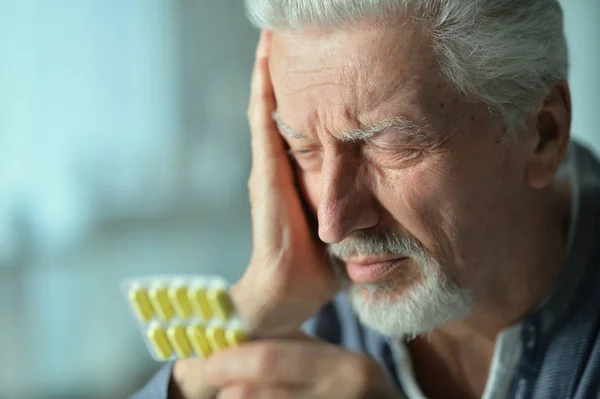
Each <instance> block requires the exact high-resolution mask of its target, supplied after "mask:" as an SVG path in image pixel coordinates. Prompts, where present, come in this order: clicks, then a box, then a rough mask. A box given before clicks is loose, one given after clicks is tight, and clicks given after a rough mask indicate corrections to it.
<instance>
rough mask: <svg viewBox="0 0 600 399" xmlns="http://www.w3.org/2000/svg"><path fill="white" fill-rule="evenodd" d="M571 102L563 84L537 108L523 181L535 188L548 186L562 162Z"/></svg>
mask: <svg viewBox="0 0 600 399" xmlns="http://www.w3.org/2000/svg"><path fill="white" fill-rule="evenodd" d="M570 127H571V99H570V94H569V87H568V85H567V83H566V82H563V83H561V84H557V85H556V86H555V87H554V88H553V89H552V92H551V93H550V95H549V96H548V97H547V98H546V99H545V100H544V102H543V103H542V104H541V105H540V109H539V111H538V114H537V121H536V128H535V132H534V134H535V145H534V146H533V147H534V148H533V152H532V159H531V162H530V163H529V166H528V171H527V180H528V182H529V185H530V186H531V187H532V188H535V189H541V188H544V187H546V186H548V185H549V184H550V183H551V182H552V180H553V179H554V176H555V175H556V171H557V170H558V168H559V166H560V164H561V163H562V161H563V159H564V157H565V155H566V152H567V148H568V145H569V139H570Z"/></svg>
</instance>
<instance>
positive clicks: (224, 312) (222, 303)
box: [208, 288, 233, 321]
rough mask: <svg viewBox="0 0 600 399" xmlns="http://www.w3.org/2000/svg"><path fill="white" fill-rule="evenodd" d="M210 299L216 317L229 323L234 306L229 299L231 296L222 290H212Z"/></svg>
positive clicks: (209, 293) (209, 295)
mask: <svg viewBox="0 0 600 399" xmlns="http://www.w3.org/2000/svg"><path fill="white" fill-rule="evenodd" d="M208 299H209V301H210V304H211V306H212V309H213V310H214V312H215V313H216V315H217V316H218V317H219V318H220V319H221V320H223V321H227V320H228V319H229V317H231V315H232V314H233V304H232V303H231V299H229V294H228V293H227V291H225V290H224V289H222V288H217V289H214V290H210V291H209V292H208Z"/></svg>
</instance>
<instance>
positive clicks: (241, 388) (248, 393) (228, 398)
mask: <svg viewBox="0 0 600 399" xmlns="http://www.w3.org/2000/svg"><path fill="white" fill-rule="evenodd" d="M250 398H252V399H308V398H310V396H308V395H307V394H306V393H305V392H303V391H300V390H296V389H294V388H284V387H256V386H252V385H243V384H242V385H239V384H238V385H231V386H228V387H225V388H223V389H221V391H219V395H218V396H217V399H250ZM313 399H314V397H313Z"/></svg>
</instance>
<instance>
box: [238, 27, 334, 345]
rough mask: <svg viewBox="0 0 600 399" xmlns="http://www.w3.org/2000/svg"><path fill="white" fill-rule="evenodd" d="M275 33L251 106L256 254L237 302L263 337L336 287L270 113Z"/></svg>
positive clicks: (266, 39)
mask: <svg viewBox="0 0 600 399" xmlns="http://www.w3.org/2000/svg"><path fill="white" fill-rule="evenodd" d="M270 39H271V33H270V32H263V33H262V34H261V40H260V42H259V44H258V47H257V52H256V63H255V66H254V74H253V77H252V89H251V98H250V106H249V109H248V119H249V121H250V128H251V133H252V172H251V174H250V180H249V184H248V186H249V190H250V203H251V207H252V226H253V231H252V233H253V254H252V258H251V261H250V265H249V266H248V268H247V270H246V272H245V274H244V276H243V277H242V279H241V280H240V281H239V282H238V283H237V284H236V285H235V286H234V287H233V289H232V297H233V300H234V302H235V304H236V307H237V308H238V310H239V311H240V313H241V314H242V316H243V317H244V319H245V320H246V321H247V322H248V323H249V325H250V328H251V330H252V331H253V332H254V333H255V335H261V336H273V335H274V334H281V333H287V332H291V331H296V330H297V329H298V327H299V326H300V325H301V324H302V322H303V321H305V320H306V319H308V318H310V317H311V316H312V315H314V314H315V313H316V312H317V311H318V310H319V309H320V308H321V307H322V306H323V305H324V304H325V303H327V302H328V301H329V300H330V299H332V298H333V296H334V295H335V293H336V291H337V284H336V281H335V278H334V275H333V271H332V268H331V266H330V265H329V263H328V261H327V256H326V254H325V250H324V247H323V244H322V243H320V241H318V239H317V238H316V233H315V232H312V231H311V229H310V227H309V223H308V221H307V218H306V215H305V214H304V209H303V206H302V202H301V200H300V196H299V193H298V189H297V185H296V182H295V178H294V171H293V168H292V165H291V164H290V161H289V157H288V154H287V151H286V148H285V145H284V142H283V140H282V138H281V136H280V134H279V132H278V130H277V126H276V125H275V123H274V121H273V118H272V114H273V111H274V110H275V98H274V94H273V88H272V85H271V81H270V76H269V67H268V55H269V46H270Z"/></svg>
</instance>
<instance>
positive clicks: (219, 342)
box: [206, 327, 228, 351]
mask: <svg viewBox="0 0 600 399" xmlns="http://www.w3.org/2000/svg"><path fill="white" fill-rule="evenodd" d="M206 336H207V337H208V342H210V346H211V347H212V349H213V351H219V350H221V349H226V348H227V347H228V345H227V339H225V329H224V328H223V327H208V328H207V329H206Z"/></svg>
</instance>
